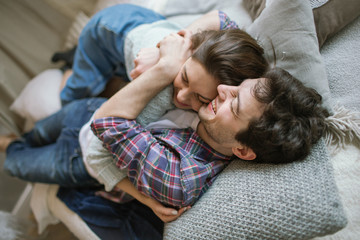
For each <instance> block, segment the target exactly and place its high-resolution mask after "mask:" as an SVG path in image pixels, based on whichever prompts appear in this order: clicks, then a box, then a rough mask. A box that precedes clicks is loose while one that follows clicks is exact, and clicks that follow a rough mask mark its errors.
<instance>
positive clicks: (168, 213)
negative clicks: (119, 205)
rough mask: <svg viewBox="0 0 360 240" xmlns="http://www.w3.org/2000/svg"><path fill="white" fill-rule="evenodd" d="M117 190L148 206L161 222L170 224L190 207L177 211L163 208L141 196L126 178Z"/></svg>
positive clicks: (118, 185) (159, 204) (150, 199)
mask: <svg viewBox="0 0 360 240" xmlns="http://www.w3.org/2000/svg"><path fill="white" fill-rule="evenodd" d="M116 187H117V188H119V189H120V190H122V191H124V192H126V193H128V194H130V195H131V196H133V197H134V198H136V199H137V200H138V201H139V202H141V203H142V204H144V205H146V206H148V207H149V208H151V210H153V212H154V213H155V214H156V216H158V217H159V218H160V219H161V220H162V221H163V222H171V221H174V220H176V219H177V218H178V217H180V216H181V214H183V213H184V211H186V210H187V209H189V208H190V207H183V208H181V209H179V210H178V211H177V210H176V209H174V208H168V207H165V206H163V205H162V204H161V203H160V202H158V201H156V200H154V199H152V198H150V197H148V196H145V195H144V194H141V193H140V192H139V191H138V190H137V189H136V188H135V187H134V185H133V184H132V183H131V182H130V180H129V179H128V178H124V179H123V180H121V181H120V182H119V183H118V184H117V185H116Z"/></svg>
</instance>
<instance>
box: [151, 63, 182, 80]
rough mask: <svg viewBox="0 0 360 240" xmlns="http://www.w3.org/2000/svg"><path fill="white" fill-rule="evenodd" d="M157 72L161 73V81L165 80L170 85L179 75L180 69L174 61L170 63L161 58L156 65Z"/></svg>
mask: <svg viewBox="0 0 360 240" xmlns="http://www.w3.org/2000/svg"><path fill="white" fill-rule="evenodd" d="M155 71H157V72H158V73H159V75H160V76H161V79H164V80H165V81H167V83H168V84H170V83H172V82H173V80H174V79H175V77H176V75H177V74H178V73H179V71H180V68H179V66H178V65H176V64H174V63H173V62H172V61H169V60H168V59H166V58H160V60H159V61H158V63H157V64H156V65H155Z"/></svg>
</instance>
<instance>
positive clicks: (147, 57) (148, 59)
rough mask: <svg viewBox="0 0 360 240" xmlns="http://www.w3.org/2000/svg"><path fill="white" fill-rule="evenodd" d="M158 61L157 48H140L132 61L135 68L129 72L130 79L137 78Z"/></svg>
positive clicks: (158, 53)
mask: <svg viewBox="0 0 360 240" xmlns="http://www.w3.org/2000/svg"><path fill="white" fill-rule="evenodd" d="M159 59H160V50H159V48H157V47H153V48H142V49H140V51H139V52H138V54H137V55H136V58H135V60H134V64H135V67H134V69H133V70H131V72H130V77H131V78H132V79H135V78H137V77H138V76H140V74H142V73H143V72H145V71H146V70H148V69H149V68H151V67H152V66H154V65H155V64H156V63H157V62H158V61H159Z"/></svg>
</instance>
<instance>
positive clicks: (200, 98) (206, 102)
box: [196, 94, 211, 104]
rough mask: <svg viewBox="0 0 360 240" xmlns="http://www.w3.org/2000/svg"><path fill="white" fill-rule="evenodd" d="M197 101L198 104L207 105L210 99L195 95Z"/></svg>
mask: <svg viewBox="0 0 360 240" xmlns="http://www.w3.org/2000/svg"><path fill="white" fill-rule="evenodd" d="M196 96H197V99H198V100H199V102H201V103H202V104H209V103H210V102H211V99H209V98H206V97H203V96H201V95H199V94H196Z"/></svg>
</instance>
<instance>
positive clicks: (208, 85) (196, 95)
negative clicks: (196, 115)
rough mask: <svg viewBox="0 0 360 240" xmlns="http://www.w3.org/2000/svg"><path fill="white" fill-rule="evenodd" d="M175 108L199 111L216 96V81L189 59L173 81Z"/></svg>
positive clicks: (217, 83)
mask: <svg viewBox="0 0 360 240" xmlns="http://www.w3.org/2000/svg"><path fill="white" fill-rule="evenodd" d="M173 84H174V98H173V102H174V104H175V106H176V107H178V108H181V109H192V110H194V111H196V112H197V111H199V109H200V107H201V105H202V104H208V103H209V102H211V101H212V100H213V99H214V98H215V97H216V96H217V86H218V85H219V84H220V82H219V81H218V80H216V79H215V78H214V77H212V76H211V75H210V74H209V73H208V72H207V71H206V70H205V68H204V67H203V65H201V64H200V63H199V62H198V61H196V60H193V59H192V58H189V59H188V60H187V61H186V62H185V63H184V65H183V66H182V68H181V70H180V72H179V73H178V75H177V76H176V78H175V80H174V83H173Z"/></svg>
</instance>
